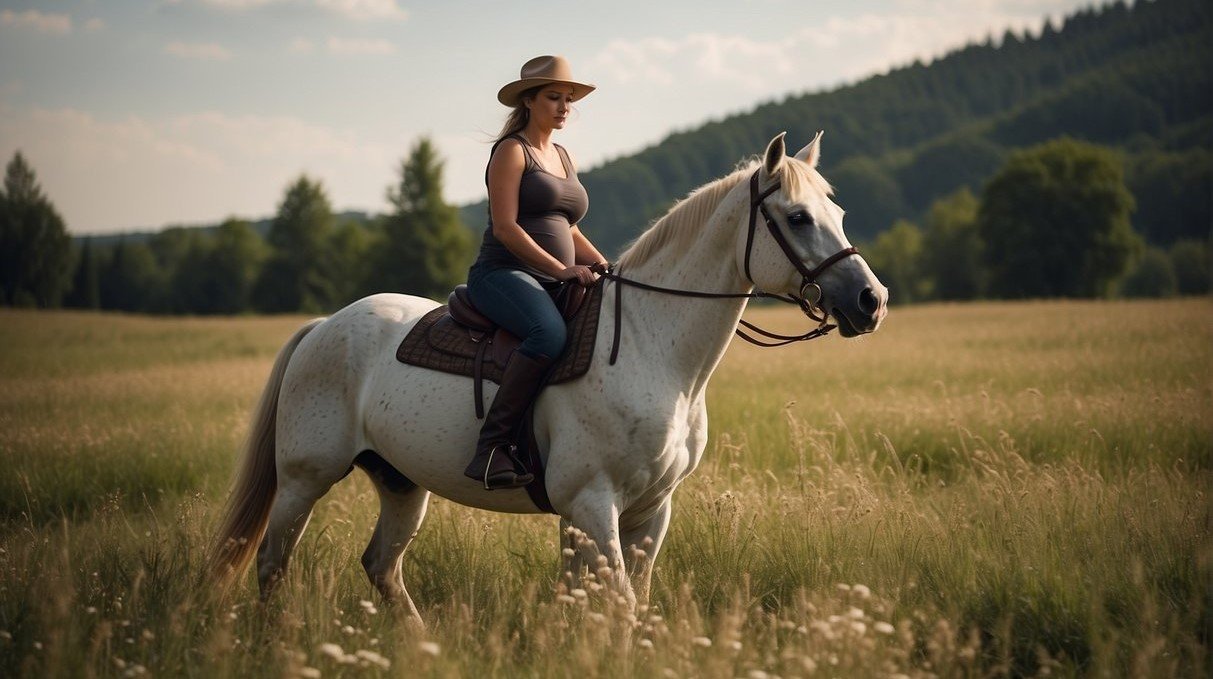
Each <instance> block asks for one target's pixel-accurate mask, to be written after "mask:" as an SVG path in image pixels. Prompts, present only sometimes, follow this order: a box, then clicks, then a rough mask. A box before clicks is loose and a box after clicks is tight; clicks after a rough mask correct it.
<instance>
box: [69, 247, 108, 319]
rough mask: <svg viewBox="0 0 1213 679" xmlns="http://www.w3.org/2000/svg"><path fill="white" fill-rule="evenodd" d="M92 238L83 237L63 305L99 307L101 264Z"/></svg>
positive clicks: (87, 307)
mask: <svg viewBox="0 0 1213 679" xmlns="http://www.w3.org/2000/svg"><path fill="white" fill-rule="evenodd" d="M98 260H99V257H98V255H97V252H96V250H94V249H93V239H92V238H85V239H84V245H82V246H81V248H80V255H79V256H78V257H77V258H76V273H75V274H74V275H73V277H72V289H71V292H70V293H68V295H67V298H66V299H65V300H64V305H65V306H69V307H74V308H76V309H100V308H101V266H100V262H99V261H98Z"/></svg>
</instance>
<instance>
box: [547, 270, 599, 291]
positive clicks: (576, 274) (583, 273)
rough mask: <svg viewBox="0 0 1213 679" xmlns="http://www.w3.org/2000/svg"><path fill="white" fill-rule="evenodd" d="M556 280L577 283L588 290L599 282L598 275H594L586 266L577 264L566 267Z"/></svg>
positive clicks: (557, 275)
mask: <svg viewBox="0 0 1213 679" xmlns="http://www.w3.org/2000/svg"><path fill="white" fill-rule="evenodd" d="M556 279H557V280H561V281H577V283H578V284H579V285H581V286H582V287H586V288H588V287H590V286H592V285H594V283H595V282H597V281H598V274H596V273H594V272H593V271H592V270H591V269H590V267H589V266H586V265H585V264H577V265H574V266H569V267H565V268H564V269H563V270H561V272H560V273H558V274H556Z"/></svg>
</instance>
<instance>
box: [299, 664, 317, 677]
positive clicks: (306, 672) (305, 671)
mask: <svg viewBox="0 0 1213 679" xmlns="http://www.w3.org/2000/svg"><path fill="white" fill-rule="evenodd" d="M299 676H300V677H301V679H320V670H318V669H316V668H315V667H301V668H299Z"/></svg>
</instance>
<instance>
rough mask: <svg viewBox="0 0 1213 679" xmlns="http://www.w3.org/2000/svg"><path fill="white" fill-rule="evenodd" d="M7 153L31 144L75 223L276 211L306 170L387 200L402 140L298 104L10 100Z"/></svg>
mask: <svg viewBox="0 0 1213 679" xmlns="http://www.w3.org/2000/svg"><path fill="white" fill-rule="evenodd" d="M0 139H2V140H4V141H3V142H0V155H3V157H10V156H11V155H12V153H13V152H14V151H15V150H16V149H17V148H20V149H21V150H22V152H23V153H24V154H25V155H26V157H27V158H29V160H30V163H31V164H32V165H33V166H34V169H35V171H37V173H38V177H39V180H40V181H41V183H42V186H43V188H44V189H45V191H46V193H47V195H48V196H50V198H51V200H53V201H54V202H55V204H56V206H57V207H58V208H59V209H60V212H62V213H63V215H64V218H65V219H66V221H67V223H68V227H69V229H70V230H71V231H72V232H74V233H81V232H103V231H113V230H131V229H136V228H158V227H161V226H163V225H165V224H168V223H193V222H207V221H218V220H219V219H222V218H223V217H224V216H226V215H230V214H238V215H244V216H248V217H261V216H264V215H268V214H271V213H273V211H274V209H275V206H276V204H277V202H278V201H279V200H281V197H282V191H283V187H284V186H286V184H287V182H289V181H290V180H291V179H293V178H294V177H296V176H298V175H299V174H300V173H301V172H306V173H307V174H309V175H310V176H312V177H314V178H318V179H320V180H321V181H322V182H323V184H324V186H325V188H326V190H327V192H328V194H329V197H330V199H331V200H332V201H333V204H334V207H336V208H338V209H341V208H345V207H351V206H354V207H360V208H364V209H365V208H372V209H385V206H384V203H383V192H384V189H385V187H386V186H387V185H388V184H389V183H391V182H392V181H393V179H392V171H393V163H394V162H395V160H394V159H393V158H392V153H393V152H394V150H395V149H396V147H395V145H394V144H393V141H394V140H386V141H385V140H376V139H364V138H362V137H361V136H360V135H359V133H357V132H355V131H351V130H343V129H337V128H332V127H327V126H324V125H317V124H315V123H312V122H309V121H305V120H302V119H300V118H296V117H291V116H253V115H229V114H225V113H219V112H202V113H194V114H189V115H183V116H177V117H173V118H167V119H162V120H155V119H148V118H141V117H131V118H126V119H122V120H102V119H99V118H97V117H95V116H94V115H92V114H90V113H87V112H83V111H79V110H75V109H58V110H45V109H30V110H20V111H18V110H14V109H12V108H9V107H4V106H3V104H0Z"/></svg>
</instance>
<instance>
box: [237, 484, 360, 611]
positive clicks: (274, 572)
mask: <svg viewBox="0 0 1213 679" xmlns="http://www.w3.org/2000/svg"><path fill="white" fill-rule="evenodd" d="M340 478H341V476H340V475H337V477H336V478H333V479H323V480H322V479H317V478H314V477H312V476H311V475H306V476H305V475H299V476H289V475H284V474H282V473H281V470H280V471H279V479H278V494H277V495H276V496H275V497H274V504H273V507H271V508H270V517H269V523H268V525H267V526H266V529H265V537H264V538H263V539H262V540H261V547H260V548H259V549H258V550H257V582H258V584H259V585H260V587H261V599H262V600H263V601H264V600H265V599H267V598H269V595H270V593H271V592H272V591H273V589H274V586H275V585H277V584H278V581H279V580H281V579H282V575H283V573H285V572H286V565H287V562H288V561H289V560H290V558H291V552H292V551H294V549H295V545H297V544H298V543H299V538H300V536H302V535H303V530H304V529H305V528H307V522H308V520H309V519H310V518H311V516H312V507H314V506H315V505H316V501H317V500H319V499H320V498H321V496H323V495H324V494H325V493H326V492H328V489H329V488H331V487H332V485H333V483H335V482H336V481H337V480H339V479H340Z"/></svg>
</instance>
